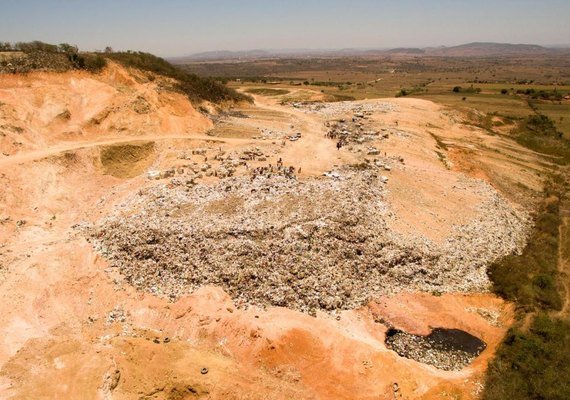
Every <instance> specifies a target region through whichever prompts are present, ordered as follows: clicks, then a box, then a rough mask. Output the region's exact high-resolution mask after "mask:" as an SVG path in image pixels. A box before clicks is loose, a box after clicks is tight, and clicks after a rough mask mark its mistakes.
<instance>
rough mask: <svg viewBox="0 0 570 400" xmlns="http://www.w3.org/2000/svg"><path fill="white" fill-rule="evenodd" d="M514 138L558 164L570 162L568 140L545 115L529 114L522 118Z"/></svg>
mask: <svg viewBox="0 0 570 400" xmlns="http://www.w3.org/2000/svg"><path fill="white" fill-rule="evenodd" d="M514 138H515V140H516V141H517V142H519V143H520V144H522V145H523V146H525V147H528V148H529V149H531V150H534V151H536V152H539V153H543V154H545V155H548V156H550V157H551V161H553V162H555V163H557V164H559V165H567V164H570V140H568V139H567V138H565V137H564V136H563V134H562V132H560V131H559V130H558V129H557V128H556V125H555V124H554V121H552V120H551V119H550V118H548V117H547V116H546V115H543V114H536V115H530V116H528V117H527V118H525V119H524V120H522V122H521V123H520V124H519V129H518V130H517V131H516V132H514Z"/></svg>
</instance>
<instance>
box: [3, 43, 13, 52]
mask: <svg viewBox="0 0 570 400" xmlns="http://www.w3.org/2000/svg"><path fill="white" fill-rule="evenodd" d="M11 50H12V44H10V42H0V51H11Z"/></svg>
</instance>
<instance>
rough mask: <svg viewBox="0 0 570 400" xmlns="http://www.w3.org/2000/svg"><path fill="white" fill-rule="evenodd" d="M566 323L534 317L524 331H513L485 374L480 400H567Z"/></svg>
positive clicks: (569, 344) (569, 358)
mask: <svg viewBox="0 0 570 400" xmlns="http://www.w3.org/2000/svg"><path fill="white" fill-rule="evenodd" d="M568 349H570V323H569V322H568V321H563V320H561V319H558V318H553V317H550V316H549V315H548V314H546V313H541V314H539V315H538V316H536V317H535V318H534V320H533V322H532V325H531V326H530V328H529V329H528V330H524V329H522V328H520V327H517V328H513V329H511V330H510V331H509V333H508V334H507V337H506V338H505V340H504V341H503V344H502V345H501V346H500V347H499V350H498V352H497V355H496V358H495V360H494V361H493V362H492V363H491V364H490V366H489V371H488V372H487V384H486V388H485V393H484V395H483V399H485V400H495V399H496V400H504V399H513V400H514V399H517V400H523V399H545V400H546V399H549V400H565V399H570V380H568V377H569V376H570V351H569V350H568Z"/></svg>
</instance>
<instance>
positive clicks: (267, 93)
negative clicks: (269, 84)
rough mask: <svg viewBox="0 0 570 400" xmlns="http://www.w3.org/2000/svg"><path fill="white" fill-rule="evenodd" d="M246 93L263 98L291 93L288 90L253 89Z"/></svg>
mask: <svg viewBox="0 0 570 400" xmlns="http://www.w3.org/2000/svg"><path fill="white" fill-rule="evenodd" d="M246 92H247V93H251V94H259V95H261V96H282V95H284V94H289V93H290V92H289V91H288V90H286V89H271V88H253V89H248V90H246Z"/></svg>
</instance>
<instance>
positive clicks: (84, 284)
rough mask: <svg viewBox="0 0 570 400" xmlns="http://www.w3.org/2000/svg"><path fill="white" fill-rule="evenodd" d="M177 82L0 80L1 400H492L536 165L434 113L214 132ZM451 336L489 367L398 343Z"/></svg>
mask: <svg viewBox="0 0 570 400" xmlns="http://www.w3.org/2000/svg"><path fill="white" fill-rule="evenodd" d="M168 85H169V82H168V80H167V79H165V78H160V77H157V78H155V79H148V75H147V74H146V73H141V72H135V71H129V70H126V69H124V68H123V67H120V66H118V65H116V64H111V65H110V66H108V68H107V69H106V70H104V71H103V72H102V73H101V74H100V75H91V74H88V73H84V72H77V71H75V72H66V73H62V74H50V73H32V74H29V75H25V76H21V75H13V76H0V104H1V105H0V113H1V114H0V125H1V126H2V129H3V131H2V132H3V136H2V141H3V142H2V149H3V151H4V149H6V150H5V152H6V154H4V155H3V156H2V158H1V159H0V180H1V184H2V186H3V187H4V188H5V190H3V191H2V193H1V194H0V218H1V225H0V235H1V236H0V238H1V240H0V246H1V247H0V262H1V268H0V282H1V283H0V285H1V289H0V296H1V304H2V306H1V311H2V312H1V313H0V326H1V327H2V330H3V331H4V332H5V335H4V337H3V338H2V341H0V368H1V369H0V371H1V378H0V379H1V380H0V393H1V394H2V396H5V397H11V398H22V399H23V398H40V397H57V398H92V399H101V398H102V399H140V398H143V399H175V398H176V399H182V398H224V399H228V398H229V399H231V398H233V399H256V398H260V399H261V398H264V399H267V398H272V399H286V398H292V397H295V398H306V399H311V398H315V399H316V398H322V399H325V398H326V399H329V398H346V399H354V398H358V399H367V398H370V399H372V398H386V399H393V398H423V399H437V398H442V397H443V396H444V394H458V395H459V394H460V395H461V396H462V398H466V399H470V398H477V397H478V395H479V394H480V392H481V387H482V379H483V377H484V372H485V369H486V365H487V362H488V361H489V359H490V358H491V357H492V356H493V354H494V351H495V349H496V347H497V345H498V343H499V342H500V340H501V339H502V337H503V335H504V334H505V332H506V330H507V329H508V327H509V324H510V323H511V320H512V315H513V307H512V305H510V304H508V303H505V302H504V301H502V300H500V299H498V298H496V297H495V296H493V295H491V294H489V293H488V291H487V290H488V286H489V282H488V278H487V276H486V273H485V268H486V265H487V264H488V263H489V262H490V261H492V260H494V259H496V258H498V257H500V256H503V255H506V254H509V253H516V252H518V251H520V249H521V248H522V247H523V246H524V243H525V241H526V238H527V235H528V231H529V228H530V223H529V219H528V211H529V209H528V205H529V204H532V202H533V194H534V193H537V192H538V191H540V190H541V188H542V181H541V179H542V178H541V176H540V173H541V171H542V169H543V168H544V167H543V166H542V165H541V164H540V162H539V161H538V156H537V155H536V154H534V153H532V152H530V151H528V150H525V149H523V148H522V147H520V146H518V145H516V144H514V143H513V142H511V141H509V140H507V139H505V138H504V137H501V136H490V135H488V134H487V132H485V131H484V130H482V129H478V128H474V127H472V126H466V125H465V124H464V122H465V116H464V115H462V114H459V113H457V112H452V111H450V110H448V109H445V108H443V107H441V106H438V105H436V104H434V103H432V102H429V101H423V100H414V99H396V100H395V99H388V100H367V101H363V102H342V103H318V104H316V103H309V104H304V103H293V104H287V103H286V104H281V101H280V100H281V99H280V98H279V97H277V98H274V99H270V98H267V97H263V96H256V104H254V105H248V104H245V105H243V104H242V105H240V106H239V107H235V108H233V109H232V110H229V111H227V110H226V111H219V112H217V113H216V114H215V117H214V118H212V119H213V120H214V121H215V122H213V121H212V120H210V119H209V118H208V117H206V116H205V115H204V114H202V113H200V112H197V111H196V110H195V108H194V107H193V106H192V104H191V103H190V102H189V100H188V99H187V97H185V96H183V95H181V94H179V93H176V92H173V91H171V90H169V89H168V87H169V86H168ZM312 96H314V98H318V96H319V94H318V93H313V94H312ZM206 106H207V107H209V108H210V109H213V108H214V107H210V106H209V105H206ZM18 143H21V144H18ZM523 167H524V168H523ZM506 187H515V188H517V189H513V190H509V191H507V190H503V189H504V188H506ZM433 328H449V329H458V330H462V331H465V332H467V333H469V334H470V335H473V336H474V337H476V338H478V339H480V340H481V341H483V342H484V343H485V347H484V349H483V348H481V352H480V354H479V353H477V354H475V355H474V356H473V357H463V356H461V357H460V360H459V361H457V362H455V361H454V360H458V358H457V354H458V352H459V354H463V353H461V352H462V351H463V350H461V349H459V350H458V349H456V348H452V349H451V348H448V347H446V348H442V347H441V346H439V347H438V346H434V347H429V346H428V348H427V350H426V349H421V354H417V351H416V350H417V349H415V350H414V351H409V352H406V351H403V352H402V351H399V352H396V351H394V349H396V348H395V347H390V346H389V345H387V344H386V338H387V335H388V334H389V333H390V332H393V329H396V330H399V331H402V332H406V333H407V334H409V335H407V336H406V335H404V336H403V337H404V339H402V340H404V342H403V346H404V347H405V346H406V345H407V344H406V342H405V340H407V339H406V338H413V337H415V336H414V335H428V334H429V333H430V332H431V331H432V329H433ZM400 345H402V343H400ZM430 352H438V353H437V354H436V355H433V356H430V354H431V353H430ZM434 354H435V353H434ZM416 360H417V361H416ZM426 360H427V361H426Z"/></svg>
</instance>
